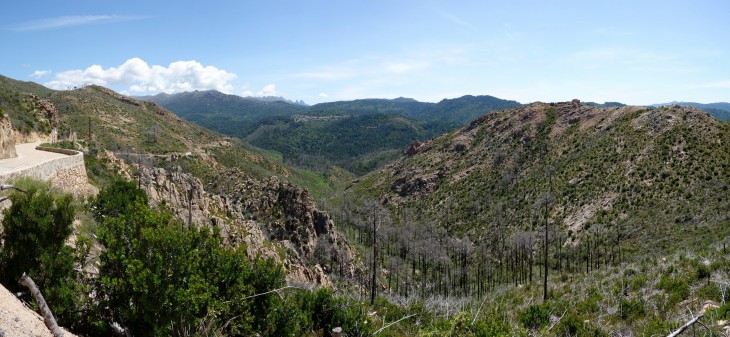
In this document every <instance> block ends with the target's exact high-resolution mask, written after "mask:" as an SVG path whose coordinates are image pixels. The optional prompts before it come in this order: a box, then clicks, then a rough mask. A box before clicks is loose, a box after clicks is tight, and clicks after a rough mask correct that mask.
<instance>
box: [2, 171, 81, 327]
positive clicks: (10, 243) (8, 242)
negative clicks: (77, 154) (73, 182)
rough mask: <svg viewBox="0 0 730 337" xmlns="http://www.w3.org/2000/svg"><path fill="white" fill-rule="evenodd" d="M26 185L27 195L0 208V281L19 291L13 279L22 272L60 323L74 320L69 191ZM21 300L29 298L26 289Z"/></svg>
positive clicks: (72, 209)
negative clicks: (61, 192) (54, 191)
mask: <svg viewBox="0 0 730 337" xmlns="http://www.w3.org/2000/svg"><path fill="white" fill-rule="evenodd" d="M24 183H25V184H30V187H27V193H17V192H14V193H13V194H11V195H10V200H11V201H12V205H10V207H8V208H7V209H5V210H4V211H3V215H4V219H3V231H2V234H0V242H2V243H3V245H2V249H1V250H0V280H1V281H2V283H3V285H5V287H7V288H8V289H9V290H11V291H14V292H15V291H21V290H23V289H22V287H21V286H20V285H19V284H18V279H20V277H21V276H22V275H23V273H27V274H28V276H30V277H31V278H32V279H33V281H35V283H36V285H37V286H38V288H40V290H41V292H42V293H43V296H44V297H45V300H46V302H48V305H49V307H51V309H52V310H53V313H54V314H55V316H56V318H57V319H58V321H59V323H61V324H64V325H67V326H73V325H74V323H75V322H76V321H77V317H76V311H77V310H76V309H77V306H78V303H79V301H78V292H79V289H80V288H79V284H78V282H77V280H76V279H75V276H76V275H74V271H73V266H74V250H73V248H71V247H69V246H67V245H66V244H65V243H66V240H67V239H68V237H69V236H70V235H71V232H72V230H73V229H72V227H71V224H72V223H73V220H74V214H75V207H74V205H73V204H72V197H71V195H69V194H66V195H62V196H59V197H54V196H53V195H52V194H51V192H50V190H49V186H48V185H47V184H40V183H38V182H31V181H27V182H19V183H18V184H19V185H23V184H24ZM26 297H27V298H25V300H26V301H28V302H33V301H32V300H31V299H30V296H29V295H28V294H27V293H26Z"/></svg>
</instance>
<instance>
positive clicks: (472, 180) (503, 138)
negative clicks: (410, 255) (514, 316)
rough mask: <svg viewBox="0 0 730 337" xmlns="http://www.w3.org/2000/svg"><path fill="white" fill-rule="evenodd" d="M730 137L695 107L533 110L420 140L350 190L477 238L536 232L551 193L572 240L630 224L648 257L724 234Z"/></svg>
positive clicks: (727, 127) (637, 249)
mask: <svg viewBox="0 0 730 337" xmlns="http://www.w3.org/2000/svg"><path fill="white" fill-rule="evenodd" d="M729 139H730V124H728V123H726V122H720V121H717V120H716V119H714V118H712V117H710V116H709V115H708V114H707V113H705V112H702V111H700V110H698V109H695V108H691V107H681V106H668V107H661V108H645V107H615V108H597V107H592V106H582V105H579V104H571V103H557V104H552V103H551V104H545V103H533V104H530V105H528V106H526V107H523V108H516V109H511V110H505V111H500V112H497V113H493V114H489V115H486V116H483V117H481V118H479V119H477V120H475V121H473V122H472V123H471V124H470V125H469V126H466V127H464V128H462V129H459V130H457V131H454V132H451V133H448V134H446V135H444V136H441V137H438V138H436V139H434V140H432V141H429V142H426V143H414V144H413V145H412V146H411V147H410V148H409V149H408V150H407V151H406V155H405V156H404V157H403V158H401V159H399V160H398V161H396V162H395V163H393V164H391V165H388V166H387V167H386V168H384V169H383V170H382V171H379V172H377V173H373V174H371V175H369V176H367V177H365V178H363V179H361V181H360V182H359V183H357V184H356V185H355V186H353V187H352V189H353V190H355V191H359V193H363V194H367V195H370V196H372V197H376V198H378V199H380V200H383V201H384V202H386V203H387V204H388V205H390V207H392V208H393V209H398V212H399V213H401V214H402V213H409V212H411V213H413V214H418V215H419V218H420V219H421V220H422V221H432V222H434V223H436V224H437V225H439V226H442V227H444V228H446V229H447V230H448V233H450V234H451V235H455V236H461V235H467V236H468V237H470V238H471V239H472V240H476V241H477V242H478V241H480V240H483V239H488V238H490V237H491V235H492V234H491V233H494V232H495V231H499V230H501V229H500V228H499V226H500V223H505V224H507V225H508V227H509V228H510V230H509V231H511V232H515V231H532V230H538V229H539V228H540V226H541V225H540V223H541V221H544V220H540V219H541V213H540V212H539V211H538V210H539V209H540V208H539V205H541V202H542V205H544V200H545V193H547V192H549V191H550V190H552V192H551V195H552V196H551V197H550V198H549V200H552V202H549V208H550V211H549V219H550V221H551V222H552V223H554V224H555V226H556V227H557V229H556V231H557V232H559V233H560V234H559V235H562V237H563V238H564V240H566V241H565V242H568V243H570V242H580V241H581V240H583V239H584V238H585V236H586V235H587V233H589V232H591V233H593V232H595V231H598V232H603V233H610V232H616V231H617V230H618V228H624V230H625V231H626V233H624V234H622V235H625V239H626V242H630V243H631V244H630V245H628V246H629V247H630V248H629V251H631V252H632V253H635V254H637V255H638V256H642V255H644V254H647V253H649V252H658V251H665V250H672V249H676V248H677V247H682V246H686V245H691V244H693V243H698V242H702V241H703V240H707V239H709V238H711V237H716V236H717V235H719V236H720V237H722V235H721V234H720V233H725V232H727V230H728V221H729V220H730V218H728V214H729V213H728V210H730V198H729V197H728V195H730V194H729V193H728V188H730V186H729V185H730V142H729V141H728V140H729ZM619 226H620V227H619ZM655 233H663V235H661V236H657V235H655Z"/></svg>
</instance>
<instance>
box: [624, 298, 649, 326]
mask: <svg viewBox="0 0 730 337" xmlns="http://www.w3.org/2000/svg"><path fill="white" fill-rule="evenodd" d="M619 305H620V306H621V307H620V308H619V309H620V310H619V314H620V315H621V319H622V320H625V321H629V322H632V321H634V320H636V319H638V318H642V317H644V313H645V311H644V302H643V301H642V300H641V299H635V300H632V299H621V302H620V303H619Z"/></svg>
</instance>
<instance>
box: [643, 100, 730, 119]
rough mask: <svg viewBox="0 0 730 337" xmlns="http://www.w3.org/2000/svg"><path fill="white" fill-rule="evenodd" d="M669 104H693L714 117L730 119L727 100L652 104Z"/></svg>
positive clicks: (729, 105) (657, 105) (729, 106)
mask: <svg viewBox="0 0 730 337" xmlns="http://www.w3.org/2000/svg"><path fill="white" fill-rule="evenodd" d="M667 105H684V106H692V107H695V108H698V109H702V110H704V111H707V113H709V114H710V115H712V116H713V117H715V118H717V119H719V120H721V121H726V122H728V121H730V103H725V102H718V103H707V104H705V103H695V102H671V103H660V104H652V105H651V106H654V107H660V106H667Z"/></svg>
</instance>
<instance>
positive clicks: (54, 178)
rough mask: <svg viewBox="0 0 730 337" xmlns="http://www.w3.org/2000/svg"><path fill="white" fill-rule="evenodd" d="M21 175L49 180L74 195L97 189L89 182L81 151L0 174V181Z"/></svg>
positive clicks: (3, 181) (88, 193) (90, 193)
mask: <svg viewBox="0 0 730 337" xmlns="http://www.w3.org/2000/svg"><path fill="white" fill-rule="evenodd" d="M23 176H28V177H31V178H34V179H38V180H43V181H50V182H51V183H52V184H53V185H54V186H58V187H59V188H61V190H63V191H64V192H66V193H73V194H74V195H75V196H80V195H84V196H88V195H94V194H96V193H97V192H98V191H99V190H98V189H97V188H96V187H94V186H93V185H91V184H89V181H88V178H87V176H86V165H84V154H83V153H78V154H75V155H72V156H64V157H62V158H57V159H54V160H50V161H47V162H45V163H41V164H38V165H35V166H32V167H27V168H22V169H20V170H17V171H15V172H12V173H8V174H5V175H0V183H2V184H4V183H5V182H6V181H8V180H10V179H13V178H17V177H23Z"/></svg>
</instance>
